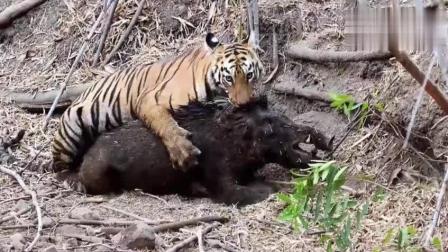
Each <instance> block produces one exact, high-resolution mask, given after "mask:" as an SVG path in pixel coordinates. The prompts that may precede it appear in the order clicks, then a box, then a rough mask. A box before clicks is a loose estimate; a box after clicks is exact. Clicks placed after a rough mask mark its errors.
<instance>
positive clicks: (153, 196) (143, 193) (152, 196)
mask: <svg viewBox="0 0 448 252" xmlns="http://www.w3.org/2000/svg"><path fill="white" fill-rule="evenodd" d="M136 191H137V192H139V193H140V194H141V195H145V196H149V197H151V198H154V199H156V200H160V201H162V202H163V203H164V204H165V205H169V203H168V201H166V200H164V199H162V198H160V197H159V196H157V195H154V194H150V193H146V192H143V191H142V190H140V189H136Z"/></svg>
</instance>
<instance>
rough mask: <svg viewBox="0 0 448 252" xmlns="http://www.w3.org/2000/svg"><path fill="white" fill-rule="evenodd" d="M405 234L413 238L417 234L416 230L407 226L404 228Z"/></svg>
mask: <svg viewBox="0 0 448 252" xmlns="http://www.w3.org/2000/svg"><path fill="white" fill-rule="evenodd" d="M406 229H407V230H406V232H407V233H408V234H409V237H414V236H415V235H416V234H417V229H416V228H415V227H413V226H408V227H407V228H406Z"/></svg>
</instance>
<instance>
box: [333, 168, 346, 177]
mask: <svg viewBox="0 0 448 252" xmlns="http://www.w3.org/2000/svg"><path fill="white" fill-rule="evenodd" d="M345 170H347V167H343V168H342V169H340V170H339V171H338V172H337V173H336V175H335V176H334V180H338V179H339V177H340V176H341V175H342V174H343V173H344V172H345Z"/></svg>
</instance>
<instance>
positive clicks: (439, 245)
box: [431, 237, 443, 252]
mask: <svg viewBox="0 0 448 252" xmlns="http://www.w3.org/2000/svg"><path fill="white" fill-rule="evenodd" d="M431 242H432V246H433V247H434V248H435V249H436V250H437V251H438V252H442V251H443V245H442V240H441V239H440V238H439V237H433V238H432V240H431Z"/></svg>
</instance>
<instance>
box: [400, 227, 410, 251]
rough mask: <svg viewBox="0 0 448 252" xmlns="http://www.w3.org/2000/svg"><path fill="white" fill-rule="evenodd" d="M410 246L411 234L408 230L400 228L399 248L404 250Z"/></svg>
mask: <svg viewBox="0 0 448 252" xmlns="http://www.w3.org/2000/svg"><path fill="white" fill-rule="evenodd" d="M408 244H409V233H408V229H407V228H400V230H399V231H398V248H400V249H403V248H405V247H407V246H408Z"/></svg>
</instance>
